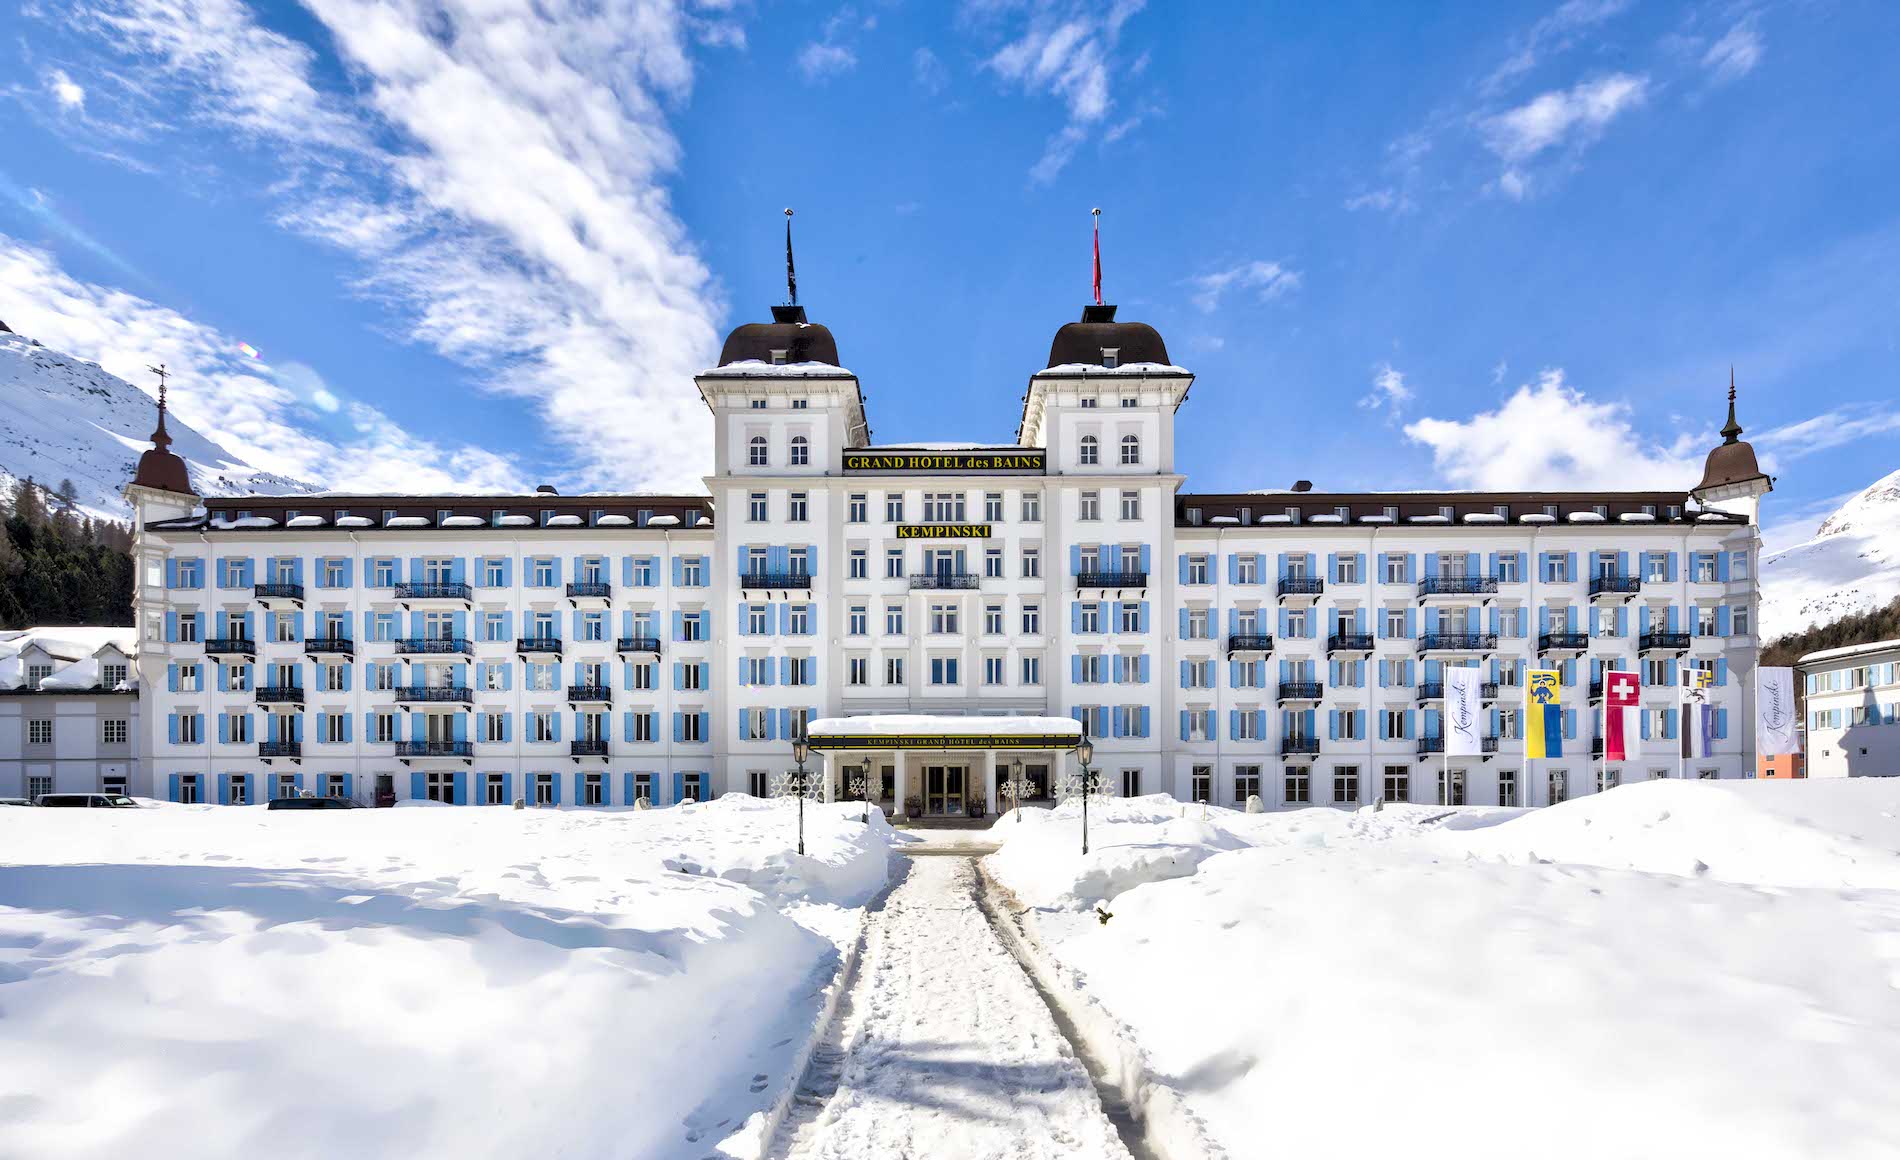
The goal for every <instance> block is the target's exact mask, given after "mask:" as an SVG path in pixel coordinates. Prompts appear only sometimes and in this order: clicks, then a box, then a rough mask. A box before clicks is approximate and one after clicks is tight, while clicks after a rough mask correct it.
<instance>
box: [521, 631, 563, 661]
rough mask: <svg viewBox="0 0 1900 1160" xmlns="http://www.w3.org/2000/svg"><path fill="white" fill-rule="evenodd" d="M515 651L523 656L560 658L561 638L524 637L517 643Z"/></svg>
mask: <svg viewBox="0 0 1900 1160" xmlns="http://www.w3.org/2000/svg"><path fill="white" fill-rule="evenodd" d="M515 651H516V652H518V653H520V654H521V655H522V656H524V657H525V656H556V657H558V656H560V655H561V638H560V637H558V636H524V637H521V638H519V639H517V640H516V641H515Z"/></svg>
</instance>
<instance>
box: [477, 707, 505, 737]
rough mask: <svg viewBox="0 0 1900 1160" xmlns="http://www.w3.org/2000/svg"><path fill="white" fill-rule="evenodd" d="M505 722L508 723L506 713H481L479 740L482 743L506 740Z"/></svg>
mask: <svg viewBox="0 0 1900 1160" xmlns="http://www.w3.org/2000/svg"><path fill="white" fill-rule="evenodd" d="M507 722H508V715H507V714H506V713H500V712H488V713H483V714H482V719H481V734H480V736H481V740H483V741H506V740H508V724H507Z"/></svg>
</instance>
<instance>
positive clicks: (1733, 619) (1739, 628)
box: [1729, 573, 1752, 636]
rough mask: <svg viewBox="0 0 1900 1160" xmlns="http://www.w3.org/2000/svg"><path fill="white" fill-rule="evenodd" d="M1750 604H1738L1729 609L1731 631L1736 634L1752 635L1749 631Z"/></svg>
mask: <svg viewBox="0 0 1900 1160" xmlns="http://www.w3.org/2000/svg"><path fill="white" fill-rule="evenodd" d="M1731 575H1733V573H1731ZM1748 623H1749V622H1748V605H1746V604H1737V605H1736V606H1735V607H1734V608H1732V609H1730V610H1729V631H1730V632H1732V633H1733V634H1734V635H1736V636H1749V635H1752V634H1751V633H1750V632H1749V631H1748Z"/></svg>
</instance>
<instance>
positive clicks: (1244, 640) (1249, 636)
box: [1227, 632, 1273, 656]
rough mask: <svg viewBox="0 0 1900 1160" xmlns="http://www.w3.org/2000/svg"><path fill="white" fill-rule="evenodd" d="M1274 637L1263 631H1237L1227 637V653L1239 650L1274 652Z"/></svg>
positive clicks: (1229, 654)
mask: <svg viewBox="0 0 1900 1160" xmlns="http://www.w3.org/2000/svg"><path fill="white" fill-rule="evenodd" d="M1272 651H1273V638H1272V637H1271V636H1268V635H1267V634H1266V633H1262V632H1237V633H1235V634H1234V635H1232V636H1230V637H1228V638H1227V655H1228V656H1233V655H1234V654H1235V653H1237V652H1272Z"/></svg>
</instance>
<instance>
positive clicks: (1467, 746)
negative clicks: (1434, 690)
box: [1445, 668, 1484, 757]
mask: <svg viewBox="0 0 1900 1160" xmlns="http://www.w3.org/2000/svg"><path fill="white" fill-rule="evenodd" d="M1483 706H1484V675H1483V674H1482V673H1480V672H1479V671H1478V670H1477V669H1475V668H1455V669H1446V670H1445V753H1446V754H1447V755H1448V756H1451V757H1476V756H1478V755H1479V754H1481V753H1483V752H1484V730H1483V729H1482V728H1481V727H1480V725H1479V721H1480V720H1481V719H1482V718H1483V715H1484V708H1483Z"/></svg>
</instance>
